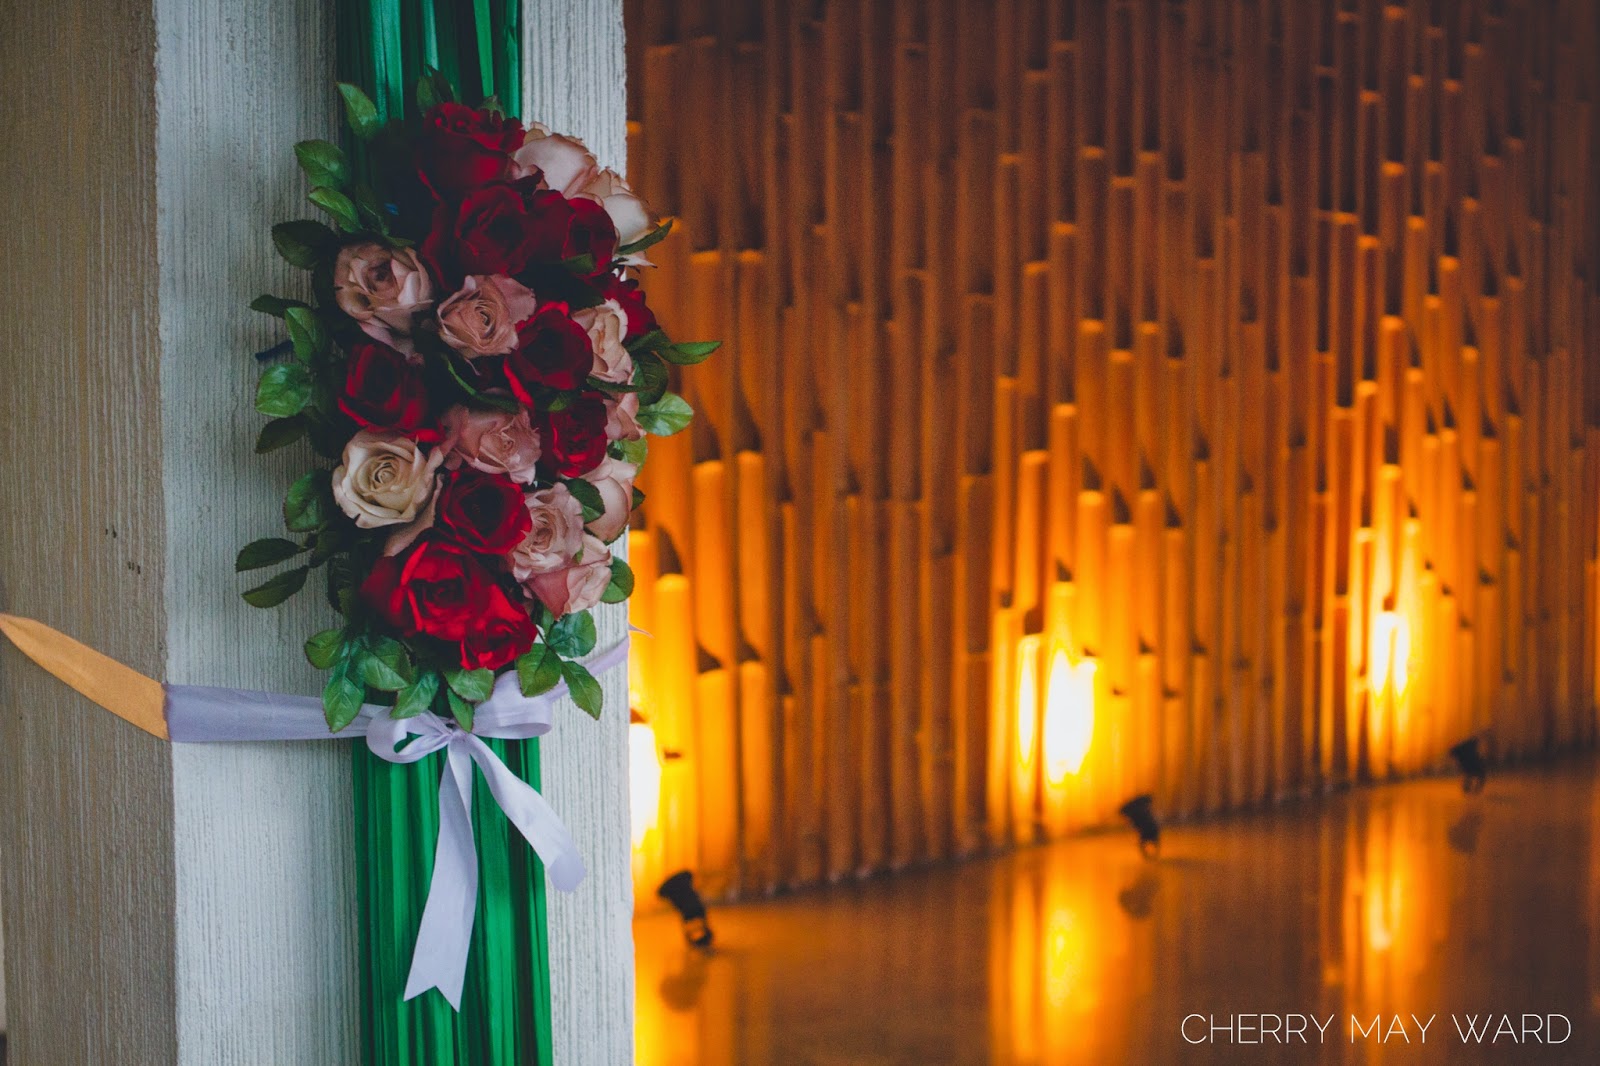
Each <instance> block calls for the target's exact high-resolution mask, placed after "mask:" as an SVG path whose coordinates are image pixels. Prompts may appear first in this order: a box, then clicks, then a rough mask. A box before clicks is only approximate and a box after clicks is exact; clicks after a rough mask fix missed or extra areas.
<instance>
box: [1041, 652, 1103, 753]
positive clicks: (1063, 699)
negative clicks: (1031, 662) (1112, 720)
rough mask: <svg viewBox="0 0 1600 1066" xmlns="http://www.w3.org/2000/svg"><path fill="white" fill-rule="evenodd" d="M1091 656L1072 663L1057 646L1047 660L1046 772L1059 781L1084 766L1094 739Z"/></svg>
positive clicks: (1092, 662)
mask: <svg viewBox="0 0 1600 1066" xmlns="http://www.w3.org/2000/svg"><path fill="white" fill-rule="evenodd" d="M1096 667H1097V664H1096V663H1095V661H1094V660H1093V659H1084V660H1083V661H1081V662H1078V663H1073V662H1071V661H1070V660H1069V659H1068V658H1067V653H1066V652H1065V651H1062V650H1060V649H1057V651H1056V653H1055V655H1054V657H1052V658H1051V660H1050V684H1049V689H1048V690H1047V693H1046V696H1045V709H1044V762H1045V773H1046V775H1047V776H1048V778H1049V781H1050V783H1051V784H1052V785H1059V784H1060V783H1062V782H1063V781H1065V780H1066V779H1067V778H1068V777H1070V776H1071V775H1073V774H1075V773H1077V772H1078V771H1079V770H1081V769H1082V768H1083V760H1084V759H1085V758H1086V757H1087V756H1088V754H1089V744H1090V743H1091V742H1092V741H1093V740H1094V678H1095V670H1096Z"/></svg>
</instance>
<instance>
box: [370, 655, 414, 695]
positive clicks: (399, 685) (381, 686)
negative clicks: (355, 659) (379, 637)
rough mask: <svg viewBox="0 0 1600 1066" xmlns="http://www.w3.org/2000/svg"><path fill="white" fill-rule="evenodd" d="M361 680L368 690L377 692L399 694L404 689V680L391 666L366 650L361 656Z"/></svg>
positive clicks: (380, 657)
mask: <svg viewBox="0 0 1600 1066" xmlns="http://www.w3.org/2000/svg"><path fill="white" fill-rule="evenodd" d="M360 662H361V679H362V680H363V681H365V682H366V683H367V686H368V687H369V688H375V689H377V690H378V691H379V692H399V691H400V690H401V689H403V688H405V687H406V679H405V677H404V676H403V675H402V674H401V673H400V671H398V670H396V669H395V668H394V667H393V666H391V665H390V664H389V663H387V662H385V661H384V660H383V657H382V656H380V655H378V654H377V653H376V652H374V651H371V650H368V651H365V652H362V654H361V660H360Z"/></svg>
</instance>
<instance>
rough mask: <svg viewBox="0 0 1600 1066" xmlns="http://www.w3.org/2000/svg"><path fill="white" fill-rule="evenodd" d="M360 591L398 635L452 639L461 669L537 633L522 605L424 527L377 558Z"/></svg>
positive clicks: (507, 653) (522, 646)
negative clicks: (404, 548) (411, 541)
mask: <svg viewBox="0 0 1600 1066" xmlns="http://www.w3.org/2000/svg"><path fill="white" fill-rule="evenodd" d="M361 595H362V598H363V599H365V600H366V601H367V603H368V604H370V605H371V606H372V608H373V609H374V610H375V611H377V612H378V614H379V615H380V616H382V618H383V619H384V620H385V621H386V622H388V623H389V625H391V626H393V627H394V628H395V629H396V630H397V631H399V632H400V633H401V634H402V635H404V636H408V637H414V636H419V635H420V636H427V637H432V638H434V639H435V640H442V641H446V642H449V643H453V644H459V645H460V648H459V651H458V654H459V656H460V662H461V665H462V666H463V667H465V668H467V669H469V670H476V669H479V668H482V667H489V668H491V669H494V668H497V667H501V666H504V665H505V664H507V663H509V662H511V661H512V660H513V659H515V658H516V657H517V656H519V655H521V654H522V653H523V652H525V651H527V650H528V649H529V648H530V647H532V645H533V640H534V637H535V636H536V635H537V631H536V630H535V628H534V625H533V620H532V619H531V618H529V617H528V612H527V611H526V610H525V609H524V608H523V607H522V606H521V605H519V604H517V603H514V602H512V600H511V598H510V597H509V596H507V595H506V592H505V590H504V589H503V588H501V587H500V586H499V585H498V584H496V583H495V580H494V578H493V577H492V576H491V575H490V573H489V571H488V570H487V569H485V568H484V566H483V564H482V563H480V562H479V561H478V560H477V559H476V558H475V557H474V556H472V555H471V554H470V553H469V552H468V551H467V550H466V549H465V548H462V547H461V546H460V545H457V544H451V543H449V542H448V541H441V540H436V539H435V538H434V537H433V536H432V535H431V534H424V535H423V536H422V537H420V538H418V540H417V542H416V545H415V546H414V547H412V549H411V550H410V551H409V552H408V553H407V554H405V555H399V556H385V557H384V558H382V559H379V560H378V562H377V564H376V565H374V566H373V568H372V573H371V574H369V575H368V576H367V580H366V581H365V582H364V583H363V584H362V586H361Z"/></svg>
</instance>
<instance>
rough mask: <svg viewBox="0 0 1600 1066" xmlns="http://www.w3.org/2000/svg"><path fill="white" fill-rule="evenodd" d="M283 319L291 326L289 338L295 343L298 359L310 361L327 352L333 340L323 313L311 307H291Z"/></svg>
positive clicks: (295, 353) (295, 352) (295, 355)
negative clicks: (318, 312) (329, 334)
mask: <svg viewBox="0 0 1600 1066" xmlns="http://www.w3.org/2000/svg"><path fill="white" fill-rule="evenodd" d="M283 320H284V324H285V325H286V326H288V327H289V340H290V341H292V342H293V343H294V357H295V358H296V359H299V360H300V361H301V362H305V363H309V362H310V361H311V360H312V359H314V358H316V357H317V356H319V355H324V354H326V353H327V351H328V346H329V344H330V343H332V342H331V340H330V338H329V337H328V328H327V327H326V326H324V325H323V324H322V316H321V315H319V314H317V313H316V312H315V311H313V310H311V308H309V307H291V308H289V310H288V312H287V313H285V314H284V316H283Z"/></svg>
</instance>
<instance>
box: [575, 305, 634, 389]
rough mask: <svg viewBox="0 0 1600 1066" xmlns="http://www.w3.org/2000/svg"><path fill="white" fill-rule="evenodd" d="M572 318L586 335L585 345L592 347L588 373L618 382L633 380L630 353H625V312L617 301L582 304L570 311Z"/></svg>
mask: <svg viewBox="0 0 1600 1066" xmlns="http://www.w3.org/2000/svg"><path fill="white" fill-rule="evenodd" d="M572 321H574V322H576V323H577V324H578V325H580V326H582V327H583V331H584V332H585V333H587V334H588V335H589V346H590V347H591V348H593V349H594V369H593V370H591V371H589V373H590V375H591V376H593V377H597V378H599V379H600V380H601V381H611V382H615V383H616V384H618V385H626V384H627V383H628V382H630V381H632V380H633V356H631V355H629V354H628V348H627V345H626V343H625V341H626V338H627V336H628V315H627V313H626V312H625V311H623V310H622V305H621V304H619V303H617V301H615V300H607V301H606V302H605V303H603V304H601V305H600V306H598V307H585V308H584V309H583V310H581V311H576V312H574V313H573V315H572Z"/></svg>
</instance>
